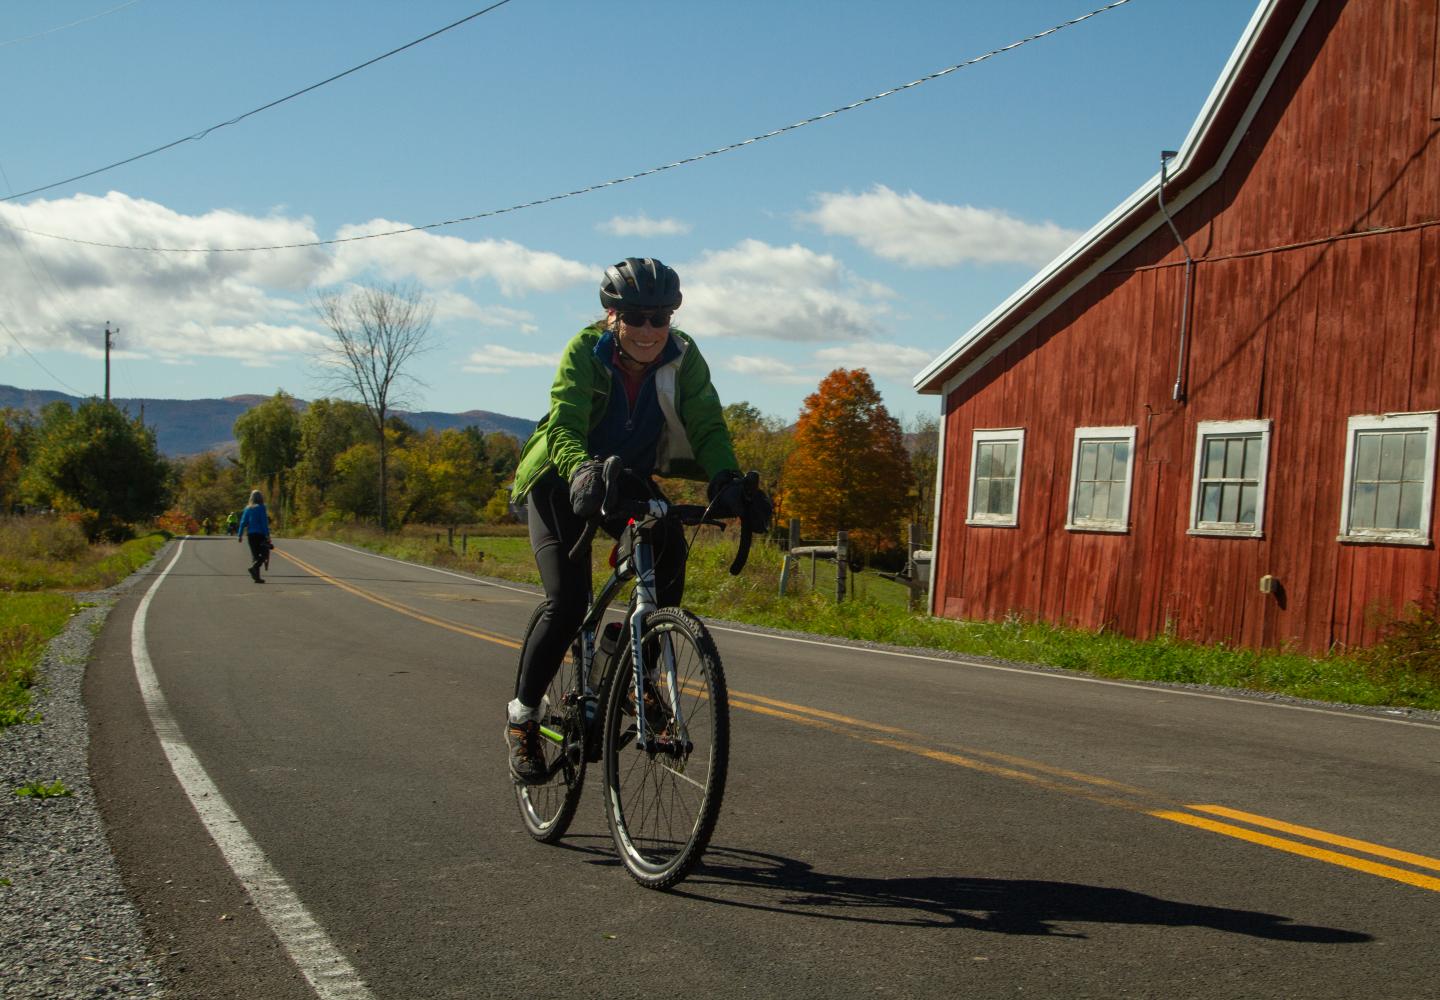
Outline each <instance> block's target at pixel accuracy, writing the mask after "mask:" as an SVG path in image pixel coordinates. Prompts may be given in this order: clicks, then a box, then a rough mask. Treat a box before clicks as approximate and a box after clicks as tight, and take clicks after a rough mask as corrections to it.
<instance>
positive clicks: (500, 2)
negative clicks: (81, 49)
mask: <svg viewBox="0 0 1440 1000" xmlns="http://www.w3.org/2000/svg"><path fill="white" fill-rule="evenodd" d="M509 2H510V0H496V2H495V3H492V4H491V5H490V6H489V7H486V8H485V9H484V10H477V11H476V12H475V13H473V14H470V15H468V16H466V17H462V18H461V19H460V20H458V21H456V22H454V23H453V24H447V25H445V27H443V28H437V29H436V30H434V31H432V32H430V34H428V35H425V36H424V37H421V38H417V39H415V40H414V41H413V42H406V43H405V44H404V45H401V46H400V47H399V48H394V49H391V50H390V51H389V52H386V53H385V54H383V55H378V56H376V57H375V58H374V59H368V60H366V61H365V62H363V63H361V64H360V65H358V66H351V67H350V68H349V69H347V70H345V71H344V72H341V73H336V74H335V75H334V76H331V77H327V78H326V79H324V80H321V81H320V82H319V83H312V84H311V85H310V86H308V87H305V88H303V89H301V90H297V91H295V93H293V94H286V95H285V96H284V97H281V98H278V99H276V100H273V101H271V102H270V103H269V104H263V105H261V106H260V107H258V108H255V109H253V110H251V111H247V112H245V113H244V114H243V115H236V116H235V117H234V118H231V119H230V120H228V121H223V122H218V123H216V124H214V125H211V126H210V127H209V128H205V129H201V130H200V131H199V132H196V133H194V134H193V135H187V136H184V137H182V138H180V139H176V140H174V141H173V142H167V143H165V145H163V146H156V147H155V148H154V149H148V150H146V151H145V152H143V153H136V154H135V155H134V156H128V157H126V158H125V159H123V160H116V161H115V162H114V163H108V164H106V165H105V166H103V167H96V168H95V169H94V170H87V171H86V172H85V173H83V174H76V175H75V176H74V177H67V178H65V179H64V180H60V181H54V182H52V183H50V184H42V185H41V186H39V187H34V188H31V189H30V190H28V191H21V192H20V193H19V194H12V195H7V196H6V197H4V198H0V202H3V201H14V200H15V199H17V198H24V197H26V196H27V195H32V194H39V193H40V192H41V191H49V190H50V189H51V188H57V187H61V186H62V185H65V184H70V183H72V182H74V181H82V180H84V179H85V178H87V177H94V176H95V175H96V174H103V173H104V172H105V171H107V170H114V169H115V168H116V167H123V166H125V165H126V164H127V163H134V162H135V161H136V160H143V159H145V158H146V157H147V156H154V155H155V154H156V153H163V152H165V150H167V149H174V148H175V147H176V146H179V145H182V144H183V143H187V142H198V141H199V140H201V139H203V138H205V137H206V136H207V135H209V134H210V133H211V132H214V131H215V130H216V129H221V128H225V127H226V126H227V125H236V124H238V123H240V122H243V121H244V120H245V119H246V118H249V117H251V116H253V115H258V114H260V112H262V111H269V110H270V109H271V108H274V107H278V106H279V105H281V104H284V103H285V102H286V101H293V100H294V99H295V98H297V97H300V96H302V95H304V94H308V93H310V92H311V91H312V90H319V89H320V88H321V87H323V86H325V85H326V84H328V83H334V82H335V81H336V80H340V79H343V78H344V77H347V76H349V75H350V74H352V73H358V72H360V70H362V69H365V68H366V67H367V66H374V65H375V64H376V63H378V62H380V60H382V59H389V58H390V57H391V56H393V55H397V54H398V53H401V52H404V51H405V50H406V49H410V48H414V47H415V46H417V45H419V44H420V43H421V42H428V41H429V40H430V39H432V38H434V37H436V36H437V35H443V34H444V33H445V32H447V31H450V30H451V29H452V28H458V27H460V25H462V24H465V23H466V22H467V21H473V20H475V19H476V18H477V17H480V16H481V15H483V14H488V13H490V12H491V11H492V10H495V9H496V8H499V7H503V6H505V5H506V4H507V3H509Z"/></svg>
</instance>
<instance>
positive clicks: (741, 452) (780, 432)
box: [725, 401, 795, 516]
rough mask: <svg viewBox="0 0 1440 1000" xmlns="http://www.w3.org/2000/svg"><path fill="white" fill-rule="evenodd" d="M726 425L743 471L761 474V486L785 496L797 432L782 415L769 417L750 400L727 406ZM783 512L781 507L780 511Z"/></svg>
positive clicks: (779, 512) (774, 493)
mask: <svg viewBox="0 0 1440 1000" xmlns="http://www.w3.org/2000/svg"><path fill="white" fill-rule="evenodd" d="M725 426H726V427H728V428H729V429H730V440H731V441H733V442H734V444H735V458H736V460H737V461H738V462H739V463H740V469H741V471H742V472H749V471H750V470H751V469H754V470H755V471H757V472H759V473H760V485H761V487H762V488H763V489H764V490H765V491H766V492H767V493H770V494H771V495H772V496H783V495H784V479H785V460H786V459H787V458H789V457H790V452H791V451H792V450H793V449H794V447H795V434H794V432H793V431H792V430H791V429H790V428H788V427H786V426H785V421H784V420H782V419H781V418H779V417H771V416H766V415H765V414H763V413H761V412H760V411H759V410H758V409H756V408H755V407H754V406H752V405H750V404H749V403H746V402H743V401H742V402H739V403H731V404H730V405H729V406H727V407H725ZM781 513H782V512H781V511H780V510H779V509H778V508H777V510H776V514H777V516H778V515H780V514H781Z"/></svg>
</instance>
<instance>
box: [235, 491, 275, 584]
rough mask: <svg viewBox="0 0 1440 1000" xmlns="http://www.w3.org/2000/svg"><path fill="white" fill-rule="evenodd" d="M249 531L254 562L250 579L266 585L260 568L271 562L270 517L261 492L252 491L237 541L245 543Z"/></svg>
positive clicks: (251, 556)
mask: <svg viewBox="0 0 1440 1000" xmlns="http://www.w3.org/2000/svg"><path fill="white" fill-rule="evenodd" d="M247 531H248V532H249V533H250V558H252V559H253V560H254V562H252V563H251V564H250V579H252V580H254V581H255V582H256V583H264V582H265V581H264V580H263V579H261V577H260V567H261V566H265V565H268V564H269V562H270V515H269V514H268V513H267V512H266V510H265V498H264V497H262V496H261V495H260V491H259V490H251V491H250V502H249V503H248V504H246V505H245V509H244V510H243V511H241V512H240V528H239V531H238V532H237V537H236V539H235V540H236V541H237V542H243V541H244V540H245V533H246V532H247Z"/></svg>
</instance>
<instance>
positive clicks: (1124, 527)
mask: <svg viewBox="0 0 1440 1000" xmlns="http://www.w3.org/2000/svg"><path fill="white" fill-rule="evenodd" d="M1090 441H1096V442H1102V443H1109V442H1117V441H1124V442H1125V443H1126V445H1127V446H1128V447H1129V452H1128V457H1127V459H1126V462H1125V485H1124V500H1123V502H1122V509H1121V512H1120V517H1119V519H1118V520H1117V519H1115V518H1106V519H1104V520H1099V519H1095V518H1090V519H1087V520H1084V521H1080V520H1078V519H1077V518H1076V517H1075V502H1076V500H1077V499H1079V495H1080V447H1081V445H1082V444H1084V443H1086V442H1090ZM1111 482H1114V480H1111ZM1134 484H1135V425H1134V424H1130V425H1129V426H1125V427H1077V428H1075V441H1074V444H1073V446H1072V448H1071V452H1070V493H1069V500H1068V502H1067V504H1066V508H1065V530H1066V531H1097V532H1103V533H1106V534H1112V535H1124V534H1129V533H1130V499H1131V494H1132V490H1133V488H1134Z"/></svg>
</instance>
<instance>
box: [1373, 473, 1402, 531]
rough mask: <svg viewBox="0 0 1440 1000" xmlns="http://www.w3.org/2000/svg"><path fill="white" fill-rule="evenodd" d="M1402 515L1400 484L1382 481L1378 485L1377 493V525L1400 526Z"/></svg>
mask: <svg viewBox="0 0 1440 1000" xmlns="http://www.w3.org/2000/svg"><path fill="white" fill-rule="evenodd" d="M1399 517H1400V484H1399V483H1381V484H1380V485H1379V486H1378V487H1376V495H1375V527H1377V528H1395V527H1399Z"/></svg>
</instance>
